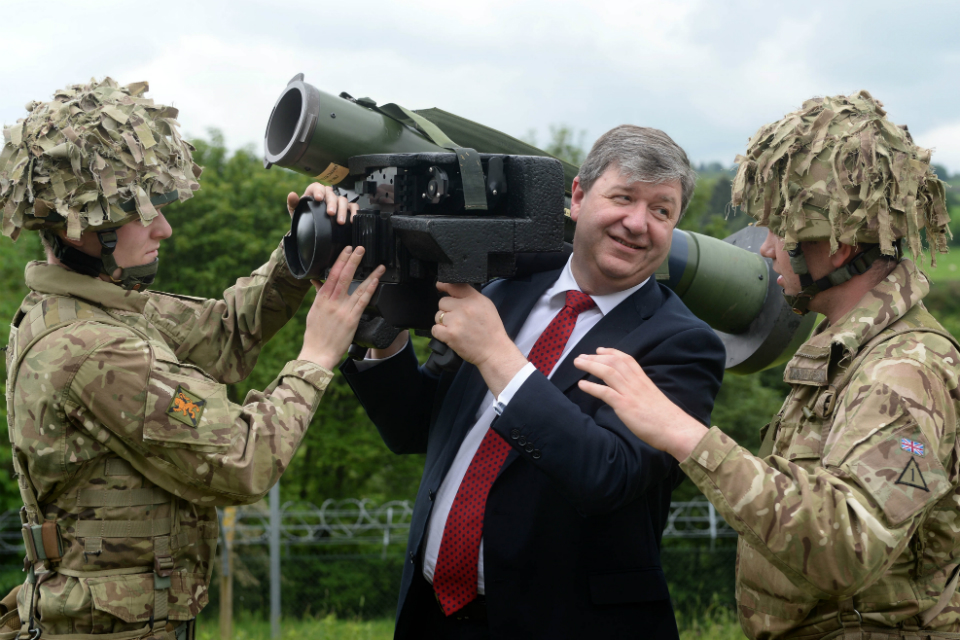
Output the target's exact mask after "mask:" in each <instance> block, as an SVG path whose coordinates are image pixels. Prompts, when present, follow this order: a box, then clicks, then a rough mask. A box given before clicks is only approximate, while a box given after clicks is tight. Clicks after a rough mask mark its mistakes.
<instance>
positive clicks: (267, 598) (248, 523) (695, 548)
mask: <svg viewBox="0 0 960 640" xmlns="http://www.w3.org/2000/svg"><path fill="white" fill-rule="evenodd" d="M412 514H413V505H412V503H411V502H409V501H406V500H402V501H392V502H388V503H385V504H374V503H372V502H370V501H368V500H363V499H347V500H326V501H324V502H323V503H321V504H320V505H316V504H312V503H304V502H288V503H285V504H282V505H279V504H277V505H276V508H275V509H274V511H273V513H271V509H270V504H269V502H268V501H263V502H261V503H259V504H256V505H253V506H248V507H237V508H227V509H224V510H222V511H221V512H220V517H221V525H222V526H221V541H220V547H219V554H220V555H219V558H218V561H217V563H216V564H215V566H214V576H213V580H212V583H211V588H210V605H209V606H208V607H207V608H206V609H205V610H204V613H203V614H202V616H203V617H204V618H206V619H207V620H209V621H210V622H211V623H212V622H213V620H216V619H218V618H219V624H220V626H221V628H222V627H223V625H225V624H227V625H229V624H232V621H233V620H243V619H260V620H266V619H270V618H272V619H273V622H274V624H275V625H278V624H279V619H280V618H281V617H285V618H302V617H306V616H312V617H326V616H328V615H331V614H333V615H335V616H336V617H337V618H340V619H343V618H350V619H384V618H386V619H390V618H393V617H394V615H395V613H396V602H397V594H398V592H399V589H400V577H401V574H402V572H403V563H404V561H405V559H406V556H405V549H406V541H407V534H408V532H409V528H410V519H411V516H412ZM271 520H274V521H276V522H277V523H278V525H279V526H278V527H276V528H273V527H272V526H271ZM271 538H272V540H271ZM271 552H272V553H271ZM661 556H662V559H663V566H664V571H665V573H666V575H667V579H668V581H669V582H670V591H671V595H672V597H673V599H674V605H675V607H676V608H677V610H678V611H680V612H681V613H683V614H684V615H688V616H689V615H696V614H697V613H698V612H702V611H703V610H705V609H706V608H709V607H717V606H721V607H726V608H731V609H732V608H733V606H734V595H733V589H734V563H735V558H736V532H735V531H734V530H733V529H731V528H730V527H729V526H728V525H727V524H726V523H725V522H724V521H723V519H722V518H720V517H719V516H718V515H717V513H716V511H715V510H714V508H713V505H711V504H710V503H709V502H707V501H706V500H695V501H690V502H675V503H674V504H673V505H672V507H671V511H670V514H669V517H668V520H667V526H666V528H665V530H664V540H663V546H662V549H661ZM22 557H23V541H22V538H21V535H20V517H19V514H18V513H17V512H16V511H7V512H4V513H0V563H2V564H0V589H6V590H9V589H11V588H12V587H13V586H14V585H15V584H17V583H19V582H22V580H23V574H22ZM3 593H6V591H3ZM0 595H2V594H0ZM225 595H226V597H224V596H225Z"/></svg>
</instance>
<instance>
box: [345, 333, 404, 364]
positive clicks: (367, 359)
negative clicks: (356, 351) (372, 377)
mask: <svg viewBox="0 0 960 640" xmlns="http://www.w3.org/2000/svg"><path fill="white" fill-rule="evenodd" d="M407 342H409V339H408V340H407ZM406 346H407V345H406V344H404V345H403V347H401V348H399V349H397V352H396V353H394V354H392V355H389V356H387V357H386V358H371V357H370V356H366V357H364V359H363V360H357V361H356V362H354V363H353V365H354V366H355V367H356V368H357V371H366V370H368V369H372V368H373V367H375V366H377V365H378V364H380V363H381V362H386V361H387V360H389V359H390V358H395V357H396V356H397V355H399V354H400V353H403V350H404V349H405V348H406ZM367 353H370V350H369V349H367Z"/></svg>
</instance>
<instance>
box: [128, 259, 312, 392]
mask: <svg viewBox="0 0 960 640" xmlns="http://www.w3.org/2000/svg"><path fill="white" fill-rule="evenodd" d="M309 289H310V281H309V280H297V279H296V278H294V277H293V275H292V274H291V273H290V270H289V268H288V267H287V263H286V260H285V259H284V257H283V248H282V245H281V246H279V247H277V249H276V250H275V251H274V252H273V254H272V255H271V256H270V260H269V261H268V262H267V263H266V264H265V265H263V266H261V267H260V268H259V269H257V270H256V271H254V272H253V273H252V274H251V275H250V276H249V277H244V278H240V279H239V280H237V282H236V284H234V285H233V286H232V287H230V288H229V289H227V290H226V291H225V292H224V294H223V298H222V299H219V300H214V299H211V300H207V299H203V298H191V297H187V296H178V295H171V294H166V293H161V292H147V293H148V296H149V302H148V303H147V306H146V309H144V315H146V316H147V317H148V318H149V319H150V320H151V321H152V322H153V323H154V326H156V327H157V328H158V329H159V330H160V331H161V332H162V333H163V334H164V336H165V338H166V340H167V343H168V344H170V345H171V347H172V348H173V349H174V350H175V352H176V355H177V357H178V358H179V359H180V360H181V361H186V362H190V363H193V364H196V365H197V366H199V367H201V368H203V369H204V371H207V372H208V373H209V374H210V375H211V376H213V377H214V378H216V379H217V380H219V381H220V382H224V383H231V382H237V381H239V380H243V379H244V378H246V377H247V376H248V375H249V374H250V372H251V371H252V370H253V367H254V365H256V363H257V358H258V357H259V355H260V349H261V347H262V345H263V343H264V342H266V341H267V340H269V339H270V338H272V337H273V336H274V335H275V334H276V333H277V331H279V330H280V329H281V328H282V327H283V326H284V325H285V324H286V323H287V321H288V320H290V318H292V317H293V314H294V313H296V311H297V309H299V307H300V303H301V302H302V301H303V297H304V296H305V295H306V293H307V291H308V290H309Z"/></svg>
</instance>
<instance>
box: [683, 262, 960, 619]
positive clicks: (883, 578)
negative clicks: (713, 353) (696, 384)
mask: <svg viewBox="0 0 960 640" xmlns="http://www.w3.org/2000/svg"><path fill="white" fill-rule="evenodd" d="M928 291H929V284H928V282H927V279H926V278H925V277H924V276H923V274H922V273H920V272H919V271H918V270H917V268H916V266H915V265H914V264H913V263H912V262H910V261H906V260H905V261H903V262H902V263H900V264H899V265H898V266H897V267H896V268H895V270H894V271H893V272H892V273H891V274H890V275H889V276H888V277H887V278H886V279H885V280H884V281H883V282H881V283H880V284H879V285H877V286H876V287H875V288H874V289H873V290H872V291H870V292H869V293H868V294H867V295H866V296H865V297H864V298H863V299H862V300H861V301H860V303H859V304H858V306H857V308H855V309H854V310H852V311H851V312H850V313H848V314H846V315H845V316H844V317H843V318H841V319H840V320H839V321H838V322H837V323H836V324H835V325H834V326H828V325H827V323H826V322H824V323H823V324H821V326H820V327H818V329H817V331H816V332H815V333H814V335H813V336H812V337H811V338H810V339H809V340H807V342H805V343H804V344H803V346H801V348H800V350H799V351H798V352H797V354H796V355H795V356H794V358H793V359H792V360H791V361H790V362H789V364H788V365H787V368H786V372H785V376H784V377H785V380H786V381H787V382H789V383H790V384H791V385H792V390H791V392H790V395H789V396H788V397H787V400H786V401H785V402H784V405H783V408H782V409H781V411H780V413H779V415H778V416H777V418H776V420H774V422H773V423H771V424H770V425H768V426H767V427H765V430H766V431H767V432H768V433H767V434H765V438H764V441H765V444H766V446H767V448H768V449H771V447H772V449H771V450H770V451H769V454H770V455H766V454H767V453H768V452H766V451H763V450H761V452H760V454H761V455H760V456H759V457H758V456H754V455H751V454H750V452H749V451H747V450H746V449H744V448H742V447H740V446H737V444H736V443H735V442H734V441H733V440H732V439H730V438H728V437H726V436H725V435H724V434H723V433H722V432H721V431H720V430H719V429H718V428H716V427H714V428H712V429H711V430H710V431H709V432H708V434H707V435H706V436H705V437H704V438H703V440H701V442H700V443H699V444H698V445H697V447H696V448H695V449H694V451H693V452H692V453H691V454H690V456H689V457H688V458H687V459H686V460H685V461H683V463H682V464H681V468H683V470H684V471H685V472H686V473H687V475H688V476H690V478H691V479H693V481H694V482H695V483H696V484H697V486H698V487H700V489H701V490H702V491H703V492H704V494H706V496H707V497H708V498H709V499H710V501H711V502H712V503H713V504H714V505H715V506H716V507H717V509H718V510H719V511H720V513H721V514H722V515H723V517H724V519H725V520H726V521H727V522H728V523H730V525H731V526H732V527H733V528H734V529H736V530H737V532H738V533H739V534H740V541H739V549H738V559H737V603H738V605H739V616H740V622H741V625H742V627H743V629H744V632H745V633H746V634H747V635H748V636H749V637H751V638H773V637H782V636H786V637H804V638H807V637H810V638H817V637H823V636H827V635H830V634H831V633H836V632H837V631H838V629H840V624H841V623H840V622H839V621H840V620H841V619H842V620H843V621H844V622H845V623H846V626H851V625H853V626H858V625H859V624H860V619H861V618H862V625H863V627H864V628H867V629H869V628H871V627H872V628H882V629H890V628H891V627H892V628H894V629H899V630H900V631H898V632H897V633H904V632H905V631H906V632H909V631H910V630H916V629H918V628H921V629H927V630H937V631H939V632H948V633H949V632H956V631H960V596H958V595H957V594H956V593H955V591H953V592H951V591H949V588H948V589H947V590H946V591H945V586H947V585H949V584H950V583H951V577H952V572H953V570H954V568H955V567H957V565H958V563H960V510H958V505H960V490H958V488H957V485H958V456H957V447H958V443H957V419H958V416H960V411H958V410H960V394H958V389H957V374H958V371H960V368H958V363H960V353H958V349H957V345H956V342H955V341H954V340H952V339H951V338H950V336H949V334H946V333H945V332H943V329H942V328H941V327H940V325H939V324H938V323H937V322H936V320H934V319H933V317H932V316H931V315H930V314H929V313H928V312H927V311H926V309H925V308H924V307H923V305H922V303H921V299H922V298H923V297H924V296H925V295H926V294H927V292H928ZM925 329H929V330H925ZM845 378H846V381H847V383H846V384H844V382H845ZM953 584H954V585H955V582H954V583H953ZM944 592H947V595H946V596H945V597H944V603H943V604H940V605H939V606H938V603H939V601H940V596H941V593H944ZM950 593H953V595H952V599H951V596H950ZM851 598H852V601H851ZM937 608H940V609H941V611H940V612H939V614H936V615H932V614H934V613H935V612H936V609H937ZM838 609H843V610H844V611H846V612H847V613H846V614H844V616H843V617H842V618H841V617H840V616H838ZM855 612H856V613H855ZM904 630H905V631H904Z"/></svg>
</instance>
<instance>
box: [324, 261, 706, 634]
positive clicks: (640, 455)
mask: <svg viewBox="0 0 960 640" xmlns="http://www.w3.org/2000/svg"><path fill="white" fill-rule="evenodd" d="M558 275H559V271H551V272H547V273H541V274H535V275H533V276H531V277H528V278H515V279H511V280H503V281H497V282H495V283H493V284H491V285H490V286H488V287H487V288H486V289H485V290H484V294H485V295H487V296H488V297H490V299H491V300H492V301H493V302H494V303H495V304H496V306H497V309H498V310H499V312H500V316H501V318H502V319H503V323H504V326H505V328H506V330H507V333H508V334H509V335H510V336H511V338H514V337H516V335H517V332H518V331H519V330H520V328H521V327H522V325H523V323H524V321H525V320H526V317H527V315H528V314H529V313H530V310H531V309H532V307H533V305H534V303H535V302H536V301H537V299H538V298H539V297H540V296H541V295H542V294H543V293H544V292H545V291H546V290H547V288H549V287H550V286H551V285H552V284H553V283H554V282H555V281H556V279H557V277H558ZM600 346H606V347H615V348H617V349H620V350H621V351H624V352H626V353H628V354H632V355H633V356H634V357H635V358H636V359H637V361H638V362H639V363H640V364H641V365H642V366H643V368H644V371H646V373H647V375H649V376H650V378H651V379H652V380H653V381H654V382H655V383H656V384H657V386H658V387H659V388H660V389H662V390H663V392H664V393H665V394H666V395H667V396H669V397H670V399H671V400H673V401H674V402H676V403H677V404H679V405H680V406H681V407H683V408H684V409H685V410H686V411H687V413H689V414H690V415H692V416H694V417H696V418H697V419H698V420H700V421H702V422H703V423H704V424H709V419H710V411H711V409H712V408H713V400H714V397H715V396H716V393H717V391H718V389H719V387H720V381H721V379H722V377H723V367H724V363H725V356H724V349H723V345H722V344H721V342H720V340H719V338H717V336H716V334H714V333H713V331H712V330H711V329H710V328H709V327H708V326H707V325H706V324H704V323H703V322H701V321H700V320H698V319H697V318H695V317H694V316H693V314H691V313H690V311H689V310H688V309H687V308H686V307H685V306H684V305H683V303H682V302H680V299H679V298H677V297H676V296H675V295H674V294H673V292H671V291H670V290H669V289H667V288H665V287H663V286H661V285H659V284H658V283H657V282H656V281H655V280H654V279H653V278H651V279H650V281H649V282H648V283H647V284H645V285H644V286H643V287H641V288H640V289H639V290H638V291H637V292H635V293H634V294H633V295H632V296H630V297H629V298H627V299H626V300H625V301H623V302H622V303H620V304H619V305H618V306H617V307H616V308H615V309H614V310H612V311H611V312H610V313H608V314H607V315H606V316H604V317H603V319H602V320H601V321H600V322H599V323H598V324H597V325H596V326H595V327H594V328H593V329H591V330H590V332H589V333H587V335H586V336H584V337H583V339H581V340H580V342H579V343H578V344H577V345H576V347H575V348H574V349H573V351H572V352H571V353H570V354H568V356H567V357H566V358H565V359H564V361H563V362H562V363H561V365H560V366H559V367H558V368H557V370H556V372H555V373H554V375H553V377H552V378H551V379H547V378H546V377H545V376H543V375H542V374H541V373H539V372H535V373H533V374H532V375H531V376H530V377H529V378H528V379H527V381H526V382H525V383H524V384H523V385H522V386H521V388H520V389H519V391H518V392H517V394H516V395H515V396H514V397H513V399H512V400H511V402H510V403H509V404H508V405H507V408H506V409H505V410H504V412H503V414H502V415H501V416H500V417H499V418H497V419H496V420H494V422H493V426H492V428H493V429H495V430H496V431H497V432H498V433H500V435H501V436H503V438H504V439H505V440H506V441H507V442H508V443H510V445H511V447H513V450H512V451H511V452H510V454H509V455H508V457H507V460H506V462H505V463H504V466H503V468H502V469H501V471H500V473H499V475H498V477H497V480H496V481H495V482H494V484H493V487H492V488H491V490H490V494H489V496H488V498H487V505H486V511H485V514H484V526H483V536H484V576H485V585H486V601H487V611H488V615H489V626H490V630H491V635H492V637H494V638H524V639H526V638H549V639H551V640H556V639H558V638H620V637H643V638H676V637H677V628H676V622H675V621H674V616H673V610H672V608H671V606H670V601H669V594H668V592H667V583H666V581H665V579H664V575H663V570H662V569H661V567H660V551H659V550H660V538H661V534H662V532H663V527H664V525H665V524H666V518H667V513H668V510H669V507H670V492H671V491H672V490H673V488H674V487H675V486H676V484H677V483H678V482H679V480H680V479H681V478H682V475H681V474H680V471H679V468H678V464H677V462H676V461H675V460H674V459H673V458H672V457H671V456H669V455H667V454H666V453H663V452H660V451H657V450H655V449H653V448H652V447H650V446H648V445H647V444H645V443H644V442H642V441H640V440H639V439H637V438H636V437H635V436H634V435H633V434H632V433H630V431H629V430H628V429H627V428H626V427H625V426H624V425H623V423H622V422H621V421H620V420H619V418H617V416H616V414H615V413H614V412H613V410H612V409H611V408H610V407H609V406H607V405H606V404H604V403H603V402H600V401H599V400H597V399H596V398H594V397H592V396H590V395H588V394H586V393H584V392H582V391H580V389H579V388H578V386H577V381H578V380H580V379H581V378H582V377H584V375H585V374H584V373H583V372H582V371H580V370H579V369H576V368H575V367H574V366H573V360H574V358H575V357H576V356H577V354H580V353H595V352H596V349H597V347H600ZM342 370H343V372H344V374H345V376H346V379H347V381H348V382H349V384H350V385H351V387H352V388H353V390H354V392H355V393H356V394H357V397H358V398H359V399H360V401H361V402H362V404H363V406H364V408H365V409H366V410H367V413H368V414H369V415H370V418H371V419H372V420H373V422H374V424H376V426H377V428H378V429H379V431H380V434H381V436H382V437H383V439H384V442H386V444H387V446H388V447H389V448H390V449H391V450H392V451H394V452H395V453H424V452H425V453H426V454H427V457H426V466H425V468H424V473H423V479H422V481H421V484H420V490H419V492H418V494H417V500H416V505H415V507H414V513H413V519H412V523H411V527H410V539H409V542H408V547H407V551H408V554H409V558H410V560H409V562H407V564H406V566H405V569H404V572H403V580H402V584H401V589H400V601H399V608H398V611H397V631H396V637H397V638H417V637H418V633H417V620H418V618H419V617H421V616H422V615H423V613H422V610H421V611H420V612H419V613H418V607H423V606H437V605H436V604H435V603H434V602H433V601H432V598H424V597H421V596H422V594H420V595H419V596H418V597H416V598H415V597H413V596H412V591H413V592H415V591H417V589H421V590H423V588H422V587H418V585H426V583H425V582H424V581H423V580H420V579H419V578H418V579H416V580H415V577H416V576H415V572H419V571H421V570H422V567H421V564H420V560H419V555H420V552H421V544H422V542H423V538H424V535H425V529H426V525H427V521H428V518H429V516H430V511H431V509H432V507H433V498H434V495H435V494H436V491H437V489H438V488H439V486H440V483H441V482H442V481H443V478H444V476H445V475H446V473H447V470H448V469H449V468H450V465H451V463H452V462H453V459H454V457H455V456H456V453H457V451H458V449H459V448H460V445H461V443H462V441H463V438H464V436H465V435H466V433H467V431H469V429H470V427H471V426H472V425H473V424H474V417H475V416H476V415H477V409H478V407H479V405H480V402H481V400H482V399H483V397H484V395H485V394H486V392H487V387H486V385H485V384H484V381H483V378H482V377H481V375H480V372H479V370H478V369H477V368H476V367H474V366H472V365H469V364H465V365H464V366H463V367H461V368H460V370H459V371H458V372H456V374H444V375H442V376H440V377H439V378H438V377H436V376H433V375H431V374H430V373H428V372H427V371H425V370H424V369H423V368H420V367H418V363H417V360H416V356H415V355H414V352H413V348H412V347H411V345H409V344H408V345H407V347H406V349H405V351H403V352H401V353H399V354H397V355H396V356H395V357H393V358H391V359H389V360H387V361H385V362H383V363H381V364H379V365H377V366H376V367H371V368H370V369H368V370H367V371H364V372H359V371H358V370H357V368H356V366H355V365H354V364H353V363H352V362H350V361H348V362H347V363H346V364H345V365H344V366H343V367H342Z"/></svg>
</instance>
